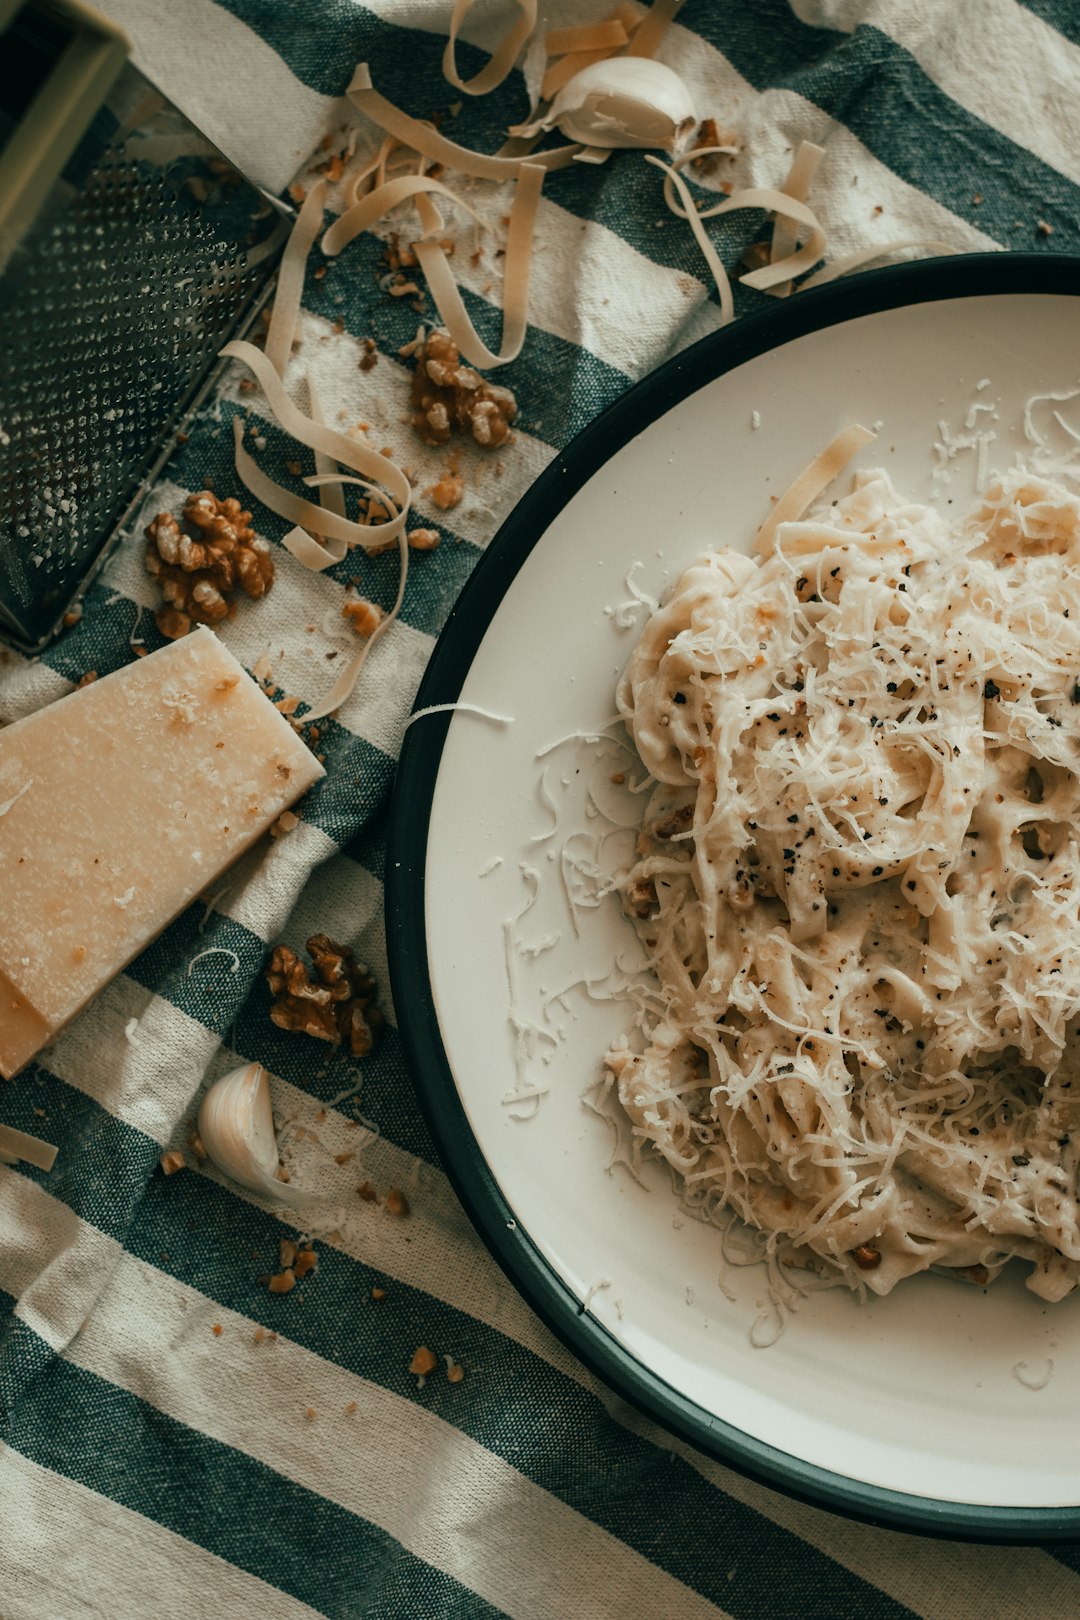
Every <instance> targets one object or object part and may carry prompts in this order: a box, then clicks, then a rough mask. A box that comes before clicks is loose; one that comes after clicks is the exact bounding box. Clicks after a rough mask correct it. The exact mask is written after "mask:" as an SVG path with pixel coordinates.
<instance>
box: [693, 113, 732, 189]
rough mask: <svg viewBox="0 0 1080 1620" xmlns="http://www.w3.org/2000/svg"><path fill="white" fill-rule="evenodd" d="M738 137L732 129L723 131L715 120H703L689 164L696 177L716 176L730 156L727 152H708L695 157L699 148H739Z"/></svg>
mask: <svg viewBox="0 0 1080 1620" xmlns="http://www.w3.org/2000/svg"><path fill="white" fill-rule="evenodd" d="M738 144H739V142H738V137H737V136H736V134H735V131H734V130H732V129H721V128H720V126H719V124H718V123H717V122H716V119H715V118H703V119H702V120H701V123H700V124H699V125H698V127H697V132H696V134H695V135H694V140H693V143H692V145H691V147H690V152H689V156H688V162H689V164H690V167H691V168H692V169H693V170H694V173H695V175H697V176H701V175H708V174H715V173H716V171H717V169H719V167H720V165H721V164H722V163H723V162H724V161H725V159H726V158H727V157H728V156H729V154H728V153H725V152H707V153H706V154H705V155H704V156H702V157H695V156H694V153H695V152H696V151H697V150H698V148H699V147H703V146H704V147H708V146H738Z"/></svg>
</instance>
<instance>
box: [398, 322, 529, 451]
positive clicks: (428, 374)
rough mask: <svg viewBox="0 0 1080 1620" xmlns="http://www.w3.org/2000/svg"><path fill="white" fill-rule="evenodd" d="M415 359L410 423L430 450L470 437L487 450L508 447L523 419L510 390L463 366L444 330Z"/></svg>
mask: <svg viewBox="0 0 1080 1620" xmlns="http://www.w3.org/2000/svg"><path fill="white" fill-rule="evenodd" d="M414 354H415V359H416V369H415V371H414V372H413V378H412V391H411V395H410V398H411V401H412V404H413V407H414V410H413V415H412V416H411V417H410V421H411V423H412V426H413V427H414V428H415V429H416V431H417V433H418V434H419V435H420V437H421V438H422V439H423V441H424V443H425V444H446V443H447V441H448V440H449V438H450V436H451V434H452V433H467V434H469V435H470V436H471V437H472V438H473V440H474V441H475V442H476V443H477V444H479V445H482V446H483V447H484V448H485V449H494V448H495V446H497V445H500V444H505V443H506V441H507V440H508V439H509V437H510V424H511V422H513V420H514V418H515V417H516V416H517V401H516V399H515V398H514V396H513V394H512V393H511V392H510V390H509V388H501V387H499V386H498V385H497V384H495V383H489V382H487V381H486V380H485V378H483V377H481V375H480V373H479V372H478V371H475V370H474V369H473V367H472V366H465V365H462V363H461V353H460V351H459V349H458V346H457V344H456V343H455V342H454V340H453V338H452V337H451V336H450V334H449V332H447V331H445V330H444V329H443V328H441V327H438V328H436V330H435V331H433V332H430V333H429V334H428V336H427V337H426V339H421V340H420V341H419V342H418V343H417V344H416V346H415V349H414Z"/></svg>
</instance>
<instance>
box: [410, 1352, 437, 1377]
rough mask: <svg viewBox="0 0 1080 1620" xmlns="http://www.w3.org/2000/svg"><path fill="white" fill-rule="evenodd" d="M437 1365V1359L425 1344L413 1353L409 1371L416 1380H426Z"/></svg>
mask: <svg viewBox="0 0 1080 1620" xmlns="http://www.w3.org/2000/svg"><path fill="white" fill-rule="evenodd" d="M438 1365H439V1358H438V1356H437V1355H435V1353H434V1351H432V1350H429V1349H428V1347H427V1345H426V1344H422V1345H421V1346H420V1347H419V1349H417V1350H414V1351H413V1358H412V1360H411V1361H410V1362H409V1371H410V1372H411V1373H412V1374H413V1375H414V1376H415V1377H417V1378H426V1377H427V1375H428V1373H433V1372H434V1371H435V1369H436V1367H437V1366H438Z"/></svg>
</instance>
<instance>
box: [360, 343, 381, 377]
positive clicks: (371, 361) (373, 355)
mask: <svg viewBox="0 0 1080 1620" xmlns="http://www.w3.org/2000/svg"><path fill="white" fill-rule="evenodd" d="M378 363H379V351H378V349H377V348H376V346H375V339H374V338H370V337H369V338H365V339H364V346H363V350H362V352H361V355H360V370H361V371H371V370H372V369H373V368H374V367H375V366H377V365H378Z"/></svg>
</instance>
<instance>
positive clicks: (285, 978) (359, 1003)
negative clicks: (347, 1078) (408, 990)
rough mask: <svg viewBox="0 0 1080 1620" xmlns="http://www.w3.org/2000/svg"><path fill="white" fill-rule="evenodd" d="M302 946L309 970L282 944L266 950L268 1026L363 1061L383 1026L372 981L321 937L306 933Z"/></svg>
mask: <svg viewBox="0 0 1080 1620" xmlns="http://www.w3.org/2000/svg"><path fill="white" fill-rule="evenodd" d="M307 948H308V955H309V956H310V957H311V962H312V969H311V970H310V971H309V969H308V967H307V965H306V963H304V962H303V961H302V960H301V959H300V957H299V956H297V954H296V952H295V951H292V950H290V949H289V947H288V946H287V945H275V946H274V949H273V951H272V952H271V955H270V965H269V966H268V968H267V970H266V981H267V983H268V984H269V986H270V990H271V993H272V995H273V997H274V1005H273V1006H272V1007H271V1009H270V1018H271V1020H272V1022H273V1023H275V1024H276V1025H277V1027H278V1028H279V1029H287V1030H291V1031H294V1032H296V1033H299V1034H302V1035H311V1036H314V1038H315V1039H316V1040H317V1041H329V1042H330V1043H331V1044H332V1045H334V1046H342V1045H345V1046H348V1048H349V1051H350V1052H351V1053H352V1056H353V1057H355V1058H360V1057H367V1055H368V1053H369V1052H370V1051H371V1049H372V1047H373V1046H374V1044H375V1039H376V1037H377V1035H378V1033H379V1031H380V1030H381V1029H382V1025H383V1016H382V1013H381V1012H380V1011H379V1008H378V1007H377V1006H376V999H375V998H376V990H375V981H374V979H373V978H372V977H371V974H370V973H369V972H368V970H367V968H366V967H364V966H363V965H362V964H361V963H358V962H357V961H356V959H355V958H354V956H353V953H352V951H350V950H349V949H348V947H347V946H345V945H338V944H337V943H336V942H335V941H334V940H332V939H330V938H328V936H327V935H326V934H312V936H311V938H310V939H309V940H308V942H307Z"/></svg>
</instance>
